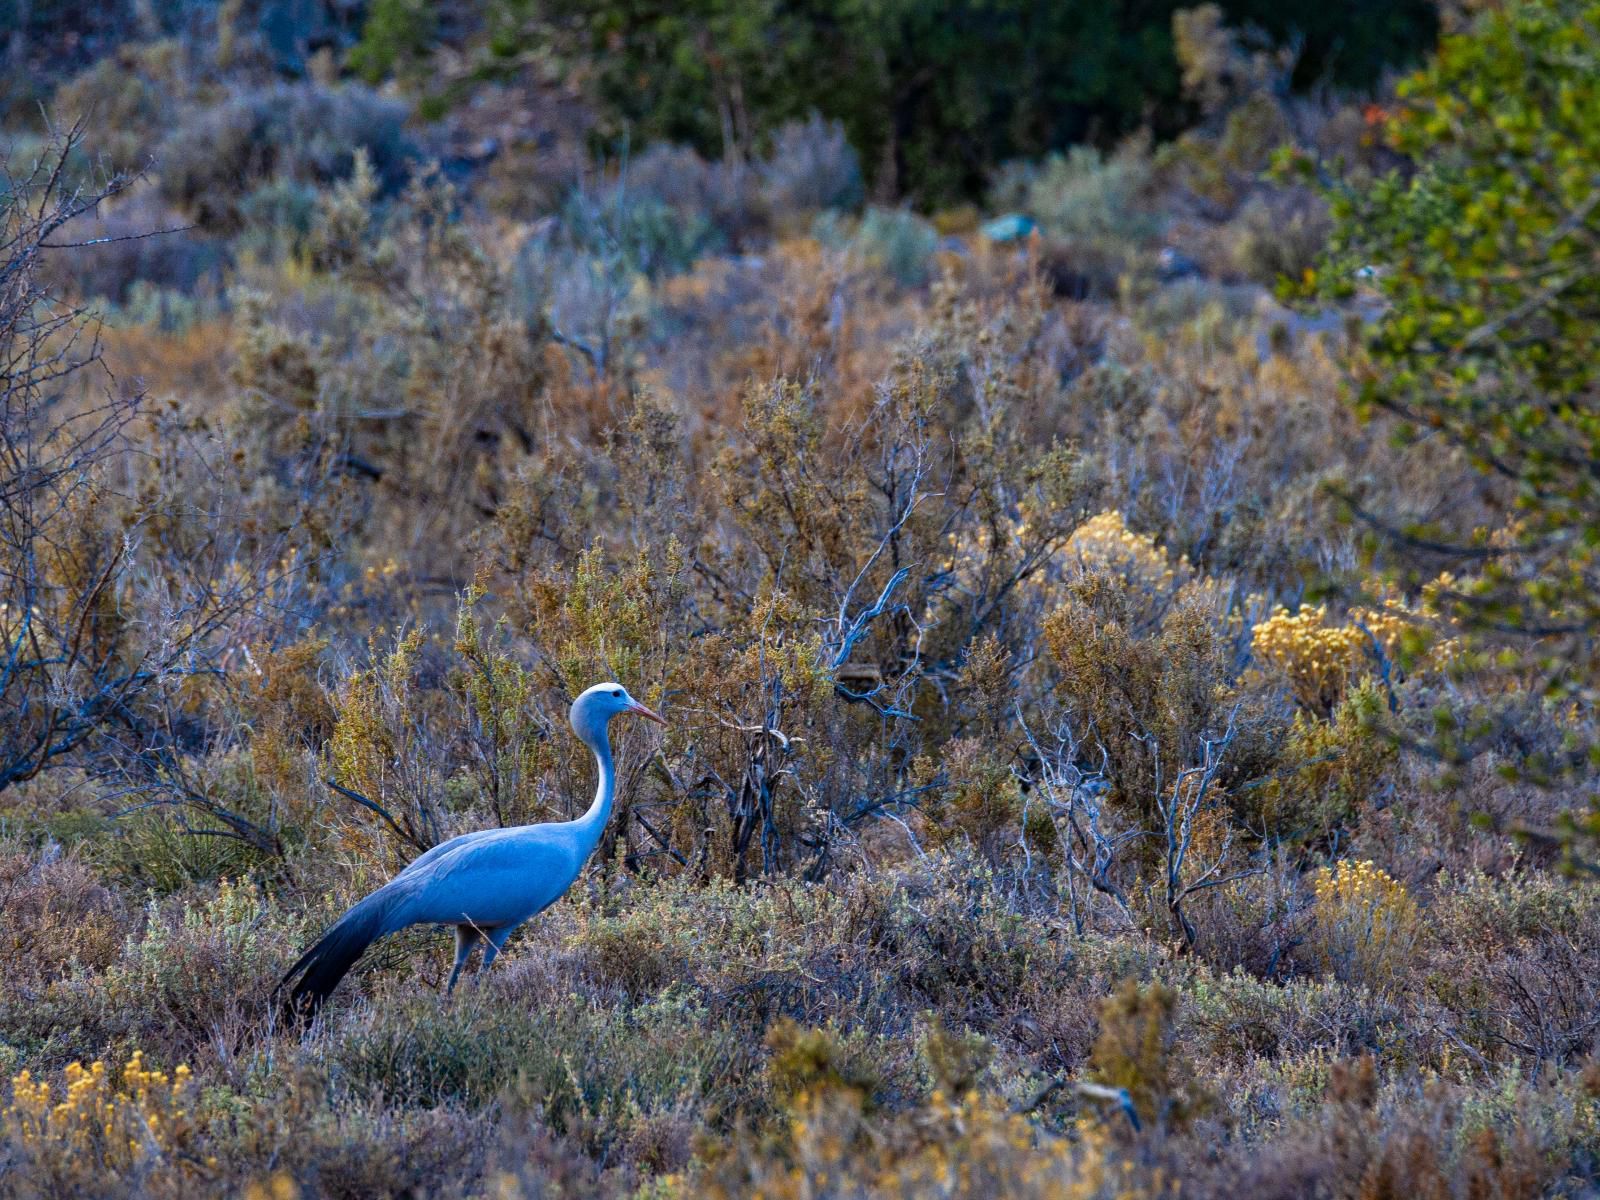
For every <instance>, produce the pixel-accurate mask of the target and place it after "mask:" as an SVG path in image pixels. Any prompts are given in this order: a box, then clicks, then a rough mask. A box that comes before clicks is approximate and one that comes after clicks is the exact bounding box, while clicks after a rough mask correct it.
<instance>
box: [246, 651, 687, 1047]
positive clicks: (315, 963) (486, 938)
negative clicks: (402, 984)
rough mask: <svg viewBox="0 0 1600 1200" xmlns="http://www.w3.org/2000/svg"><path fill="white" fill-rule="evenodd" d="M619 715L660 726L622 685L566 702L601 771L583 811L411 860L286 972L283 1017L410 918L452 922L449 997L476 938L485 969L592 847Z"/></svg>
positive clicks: (610, 786) (313, 999) (474, 836)
mask: <svg viewBox="0 0 1600 1200" xmlns="http://www.w3.org/2000/svg"><path fill="white" fill-rule="evenodd" d="M624 713H631V714H634V715H636V716H640V717H644V718H645V719H646V720H650V721H654V722H656V724H658V725H666V721H665V720H664V719H663V718H662V717H661V716H660V715H659V714H658V713H655V712H652V711H651V710H650V709H649V708H647V707H646V706H645V705H643V704H641V703H639V701H637V700H635V699H634V698H633V697H632V696H630V695H629V694H628V689H627V688H625V687H623V686H622V685H621V684H619V683H614V682H608V683H597V684H595V685H594V686H593V687H591V688H589V689H588V690H586V691H585V692H584V693H583V694H582V695H581V696H579V697H578V698H577V699H576V700H574V701H573V702H572V709H571V711H570V713H569V714H568V719H569V721H570V722H571V724H572V732H573V733H574V734H576V735H577V737H578V740H579V741H581V742H582V743H583V744H584V745H585V746H587V747H589V749H590V750H591V751H593V752H594V758H595V764H596V767H597V768H598V771H599V776H600V778H599V783H598V785H597V786H596V788H595V795H594V802H593V803H592V804H590V805H589V809H588V811H587V812H585V813H584V814H583V815H582V816H581V817H579V818H577V819H576V820H574V821H550V822H545V823H542V824H538V825H517V826H513V827H510V828H505V829H482V830H478V831H476V832H474V833H464V834H462V835H460V836H459V837H453V838H451V839H450V840H449V841H447V842H441V843H440V844H439V845H437V846H434V847H433V848H432V849H430V850H428V851H427V852H426V853H424V854H422V855H421V856H420V857H418V858H416V859H415V860H414V861H412V862H411V863H410V864H408V865H407V866H406V868H405V869H404V870H402V871H401V872H400V873H399V874H398V875H396V876H395V877H394V878H393V879H391V880H390V881H389V882H388V883H386V884H384V885H383V886H382V887H381V888H379V889H378V890H377V891H375V892H373V893H372V894H371V895H369V896H367V897H366V898H365V899H363V900H360V901H358V902H357V903H356V904H355V905H354V906H353V907H352V908H351V909H350V910H349V911H348V912H346V913H345V914H344V916H342V917H340V918H339V919H338V920H337V921H335V922H334V923H333V925H332V926H330V927H329V929H328V930H327V932H325V933H324V934H323V935H322V936H321V937H320V938H319V939H318V940H317V942H316V944H315V945H313V946H312V947H311V948H310V949H309V950H307V951H306V952H305V953H304V954H303V955H301V956H300V959H299V961H297V962H296V963H295V964H294V966H292V967H290V968H289V970H288V971H287V972H286V973H285V974H284V976H283V979H282V980H281V981H279V983H278V986H277V987H276V988H275V989H274V997H275V999H276V1000H277V1001H278V1002H279V1003H283V1004H285V1008H286V1012H287V1015H288V1016H289V1017H290V1018H291V1019H299V1018H302V1017H305V1016H309V1015H312V1014H315V1013H316V1012H317V1010H318V1009H320V1008H321V1007H322V1004H323V1002H324V1001H326V1000H327V998H328V997H329V995H331V994H332V992H333V989H334V988H335V987H337V986H338V984H339V981H340V980H341V979H343V978H344V977H345V974H346V973H347V972H348V971H349V970H350V968H351V967H353V966H354V965H355V963H356V960H357V959H359V958H360V957H361V955H362V954H363V953H364V952H365V951H366V949H367V947H368V946H370V945H372V943H373V942H376V941H377V940H378V939H379V938H382V937H385V936H387V935H388V934H391V933H395V932H397V931H398V930H401V929H405V928H407V927H409V926H412V925H453V926H455V934H456V961H455V966H454V967H453V968H452V969H451V971H450V981H449V983H448V984H447V985H446V986H445V994H446V995H449V994H450V993H452V992H454V990H455V986H456V980H457V979H458V978H459V977H460V975H461V970H462V968H463V967H465V966H466V964H467V960H468V958H470V957H471V955H472V951H473V949H474V948H475V947H476V946H477V945H478V943H479V941H483V942H484V943H485V945H484V948H483V961H482V962H481V963H480V964H479V966H478V972H479V973H480V974H481V973H482V972H483V971H485V970H487V969H488V968H489V966H490V965H491V964H492V963H493V962H494V960H495V958H496V957H498V955H499V953H500V950H501V948H502V947H504V946H505V944H506V939H507V938H509V937H510V936H511V933H512V931H513V930H515V929H516V928H517V927H518V926H519V925H521V924H522V923H523V922H524V921H526V920H528V919H529V918H530V917H533V916H536V915H537V914H539V913H541V912H543V911H544V910H545V909H546V908H549V907H550V905H552V904H554V903H555V902H556V901H557V900H559V899H560V898H561V897H562V896H563V895H565V894H566V891H567V889H568V888H570V887H571V886H572V884H573V882H574V881H575V880H576V879H577V878H578V873H579V872H580V871H581V870H582V869H583V864H584V863H585V862H587V861H588V859H589V856H590V855H591V854H592V853H594V848H595V847H596V846H597V845H599V843H600V834H601V833H602V832H603V831H604V829H605V826H606V821H607V820H608V819H609V818H610V816H611V806H612V802H613V801H614V800H615V798H616V791H617V781H616V771H615V768H614V767H613V765H612V761H611V737H610V730H609V726H610V724H611V720H612V718H613V717H617V716H621V715H623V714H624ZM291 981H294V982H293V986H292V988H290V984H291ZM285 988H290V990H289V992H288V994H287V996H285V995H284V989H285ZM285 1002H286V1003H285Z"/></svg>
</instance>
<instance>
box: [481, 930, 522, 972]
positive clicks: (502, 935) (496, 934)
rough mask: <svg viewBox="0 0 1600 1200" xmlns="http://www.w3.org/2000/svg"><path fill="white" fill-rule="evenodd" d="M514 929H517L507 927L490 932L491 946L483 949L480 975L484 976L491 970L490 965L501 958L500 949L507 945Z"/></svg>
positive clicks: (488, 936) (489, 940) (489, 941)
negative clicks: (507, 940)
mask: <svg viewBox="0 0 1600 1200" xmlns="http://www.w3.org/2000/svg"><path fill="white" fill-rule="evenodd" d="M513 928H515V927H514V926H511V925H506V926H504V927H502V928H500V929H491V930H489V932H488V934H487V939H488V943H489V944H488V945H486V946H485V947H484V948H483V961H482V962H481V963H479V964H478V974H479V975H482V974H483V973H484V972H485V971H487V970H488V969H489V964H490V963H492V962H493V961H494V960H495V959H496V958H498V957H500V949H501V947H503V946H504V945H505V944H506V939H507V938H509V937H510V936H511V931H512V929H513Z"/></svg>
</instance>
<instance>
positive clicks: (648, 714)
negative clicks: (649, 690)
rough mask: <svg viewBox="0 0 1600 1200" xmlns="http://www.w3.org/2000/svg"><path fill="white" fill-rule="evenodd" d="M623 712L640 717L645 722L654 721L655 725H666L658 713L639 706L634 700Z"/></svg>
mask: <svg viewBox="0 0 1600 1200" xmlns="http://www.w3.org/2000/svg"><path fill="white" fill-rule="evenodd" d="M623 711H624V712H631V713H634V714H635V715H637V716H641V717H643V718H644V719H645V720H646V721H654V722H655V723H656V724H657V725H665V724H666V721H665V720H664V719H663V718H662V716H661V714H660V713H658V712H653V711H651V710H650V709H648V708H646V707H645V706H644V705H642V704H640V703H639V702H638V701H637V700H635V701H634V702H633V703H632V704H630V705H628V707H627V708H625V709H624V710H623Z"/></svg>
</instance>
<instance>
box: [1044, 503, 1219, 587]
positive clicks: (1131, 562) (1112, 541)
mask: <svg viewBox="0 0 1600 1200" xmlns="http://www.w3.org/2000/svg"><path fill="white" fill-rule="evenodd" d="M1067 556H1068V558H1069V559H1070V560H1072V561H1075V562H1078V563H1081V564H1083V565H1084V566H1088V567H1097V568H1099V569H1101V570H1103V571H1108V572H1110V573H1112V574H1115V575H1119V576H1121V577H1122V578H1123V579H1126V580H1127V581H1128V582H1129V583H1130V584H1133V585H1135V586H1139V587H1143V588H1147V589H1150V590H1153V591H1163V592H1164V591H1166V590H1168V589H1170V588H1171V587H1172V585H1173V584H1174V583H1175V582H1178V581H1180V580H1181V578H1182V576H1184V575H1186V574H1187V573H1188V566H1189V562H1188V559H1187V558H1180V559H1179V560H1178V561H1177V562H1176V563H1174V562H1173V561H1172V560H1171V559H1170V558H1169V557H1168V555H1167V552H1166V550H1164V549H1163V548H1162V547H1160V546H1158V545H1157V544H1156V539H1155V538H1154V537H1152V536H1151V535H1150V534H1148V533H1135V532H1134V531H1133V530H1131V529H1129V528H1128V526H1127V524H1126V522H1124V520H1123V518H1122V514H1121V513H1120V512H1117V511H1115V510H1112V511H1109V512H1103V513H1097V514H1096V515H1095V516H1092V517H1090V518H1089V519H1088V520H1087V521H1085V522H1084V523H1083V524H1082V525H1079V526H1078V528H1077V529H1076V530H1074V531H1073V534H1072V536H1071V537H1070V538H1069V539H1067Z"/></svg>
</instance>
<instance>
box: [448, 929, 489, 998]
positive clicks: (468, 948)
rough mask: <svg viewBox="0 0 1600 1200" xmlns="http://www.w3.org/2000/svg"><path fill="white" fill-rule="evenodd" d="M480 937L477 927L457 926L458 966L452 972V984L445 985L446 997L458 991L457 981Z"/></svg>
mask: <svg viewBox="0 0 1600 1200" xmlns="http://www.w3.org/2000/svg"><path fill="white" fill-rule="evenodd" d="M480 936H481V935H480V934H479V933H478V927H477V926H476V925H457V926H456V965H455V968H454V969H453V970H452V971H451V972H450V982H449V983H447V984H445V985H444V994H445V995H446V996H448V995H449V994H450V993H451V992H453V991H455V990H456V979H457V978H458V977H459V976H460V974H461V968H462V967H464V966H466V965H467V959H469V958H471V957H472V948H473V947H474V946H476V945H477V944H478V938H479V937H480ZM484 953H485V954H487V953H488V951H487V950H485V951H484Z"/></svg>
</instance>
